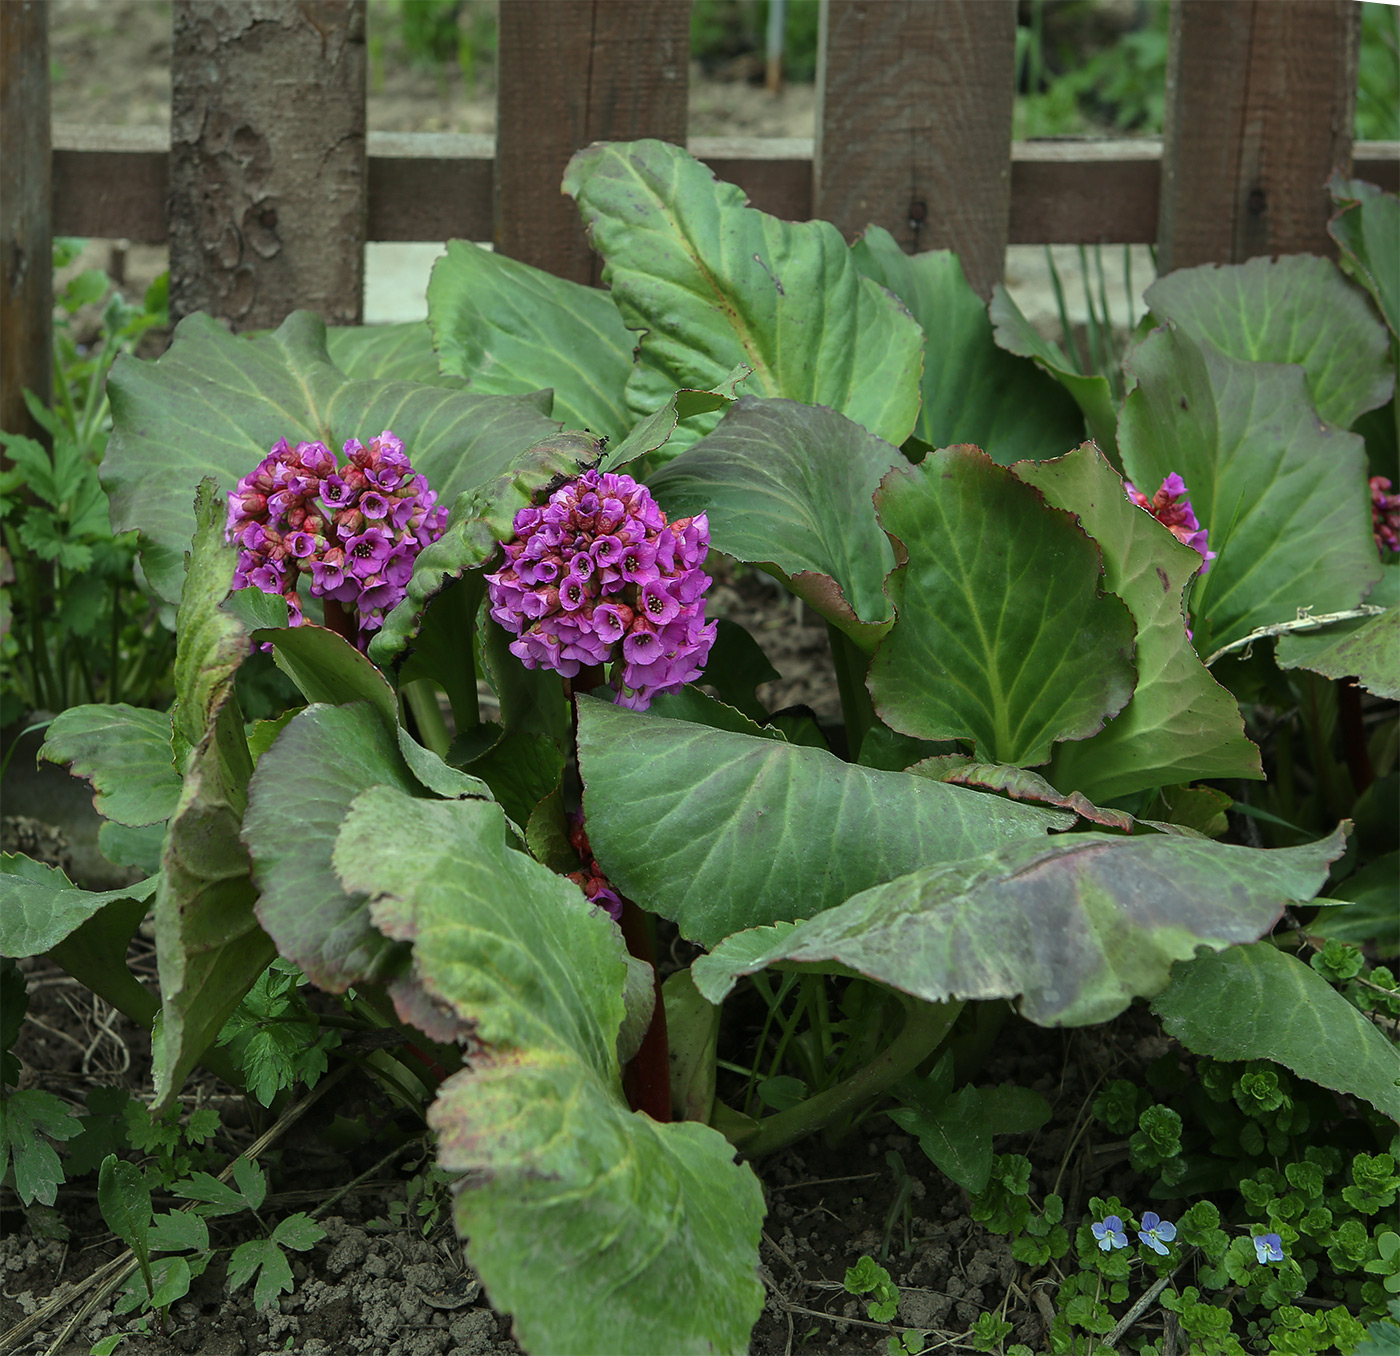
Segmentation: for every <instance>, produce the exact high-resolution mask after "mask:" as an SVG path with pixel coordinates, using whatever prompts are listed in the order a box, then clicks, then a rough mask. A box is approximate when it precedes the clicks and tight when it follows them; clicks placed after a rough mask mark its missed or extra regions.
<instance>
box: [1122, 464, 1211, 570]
mask: <svg viewBox="0 0 1400 1356" xmlns="http://www.w3.org/2000/svg"><path fill="white" fill-rule="evenodd" d="M1123 488H1124V489H1125V490H1127V492H1128V498H1129V499H1131V500H1132V501H1133V503H1135V504H1136V505H1137V506H1138V507H1139V508H1142V509H1146V510H1147V511H1148V512H1149V513H1150V514H1151V515H1152V516H1153V517H1154V518H1155V519H1156V520H1157V521H1158V522H1159V523H1161V524H1162V526H1163V527H1165V528H1166V529H1167V531H1169V532H1170V533H1171V534H1172V536H1174V537H1175V538H1176V539H1177V541H1179V542H1182V543H1183V544H1184V545H1186V546H1189V547H1191V549H1192V550H1193V551H1198V552H1199V553H1200V556H1201V568H1200V573H1201V574H1204V573H1205V572H1206V571H1207V570H1208V569H1210V562H1211V561H1212V560H1214V559H1215V552H1214V551H1212V550H1210V549H1209V547H1207V545H1206V537H1207V536H1208V535H1209V533H1208V529H1206V528H1204V527H1202V526H1201V525H1200V523H1199V522H1197V521H1196V513H1195V510H1194V509H1193V508H1192V507H1191V501H1190V500H1189V499H1188V498H1187V497H1186V482H1185V481H1184V480H1182V478H1181V477H1180V476H1179V475H1177V473H1176V472H1175V471H1173V472H1172V473H1171V475H1169V476H1168V477H1167V478H1166V479H1165V480H1164V481H1163V482H1162V488H1161V489H1159V490H1158V491H1157V493H1156V494H1154V495H1153V496H1152V498H1151V499H1149V498H1148V497H1147V496H1146V495H1145V494H1143V493H1142V491H1141V490H1139V489H1138V488H1137V486H1136V485H1134V484H1133V482H1132V481H1131V480H1125V481H1124V482H1123Z"/></svg>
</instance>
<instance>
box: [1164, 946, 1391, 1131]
mask: <svg viewBox="0 0 1400 1356" xmlns="http://www.w3.org/2000/svg"><path fill="white" fill-rule="evenodd" d="M1152 1008H1153V1011H1154V1012H1156V1014H1157V1015H1158V1016H1159V1017H1160V1018H1161V1019H1162V1025H1163V1026H1164V1027H1165V1028H1166V1030H1167V1031H1168V1032H1169V1033H1170V1034H1171V1035H1173V1036H1175V1037H1176V1038H1177V1040H1179V1041H1180V1042H1181V1043H1182V1044H1183V1045H1184V1046H1186V1047H1187V1049H1189V1050H1194V1051H1195V1052H1196V1053H1197V1054H1198V1055H1210V1056H1211V1057H1212V1058H1214V1059H1227V1060H1240V1059H1271V1060H1273V1061H1274V1062H1275V1063H1276V1064H1282V1065H1284V1066H1285V1067H1287V1068H1289V1069H1292V1070H1293V1072H1294V1073H1296V1074H1297V1075H1298V1076H1299V1077H1300V1078H1306V1079H1308V1080H1309V1081H1310V1082H1313V1083H1320V1084H1322V1086H1323V1087H1324V1088H1331V1089H1332V1090H1333V1091H1334V1092H1345V1093H1352V1094H1354V1095H1355V1096H1357V1097H1363V1098H1365V1099H1366V1101H1368V1102H1370V1104H1371V1105H1372V1106H1373V1107H1375V1108H1376V1110H1377V1111H1380V1112H1382V1113H1383V1114H1385V1115H1387V1116H1389V1117H1390V1118H1391V1120H1393V1121H1400V1050H1397V1049H1396V1048H1395V1046H1394V1045H1392V1044H1391V1042H1390V1041H1388V1040H1387V1039H1386V1038H1385V1036H1384V1035H1383V1034H1382V1033H1381V1032H1380V1031H1378V1030H1377V1029H1376V1027H1375V1026H1374V1025H1373V1024H1372V1023H1371V1022H1370V1021H1369V1020H1368V1019H1367V1017H1366V1015H1365V1014H1364V1013H1362V1012H1359V1011H1358V1010H1357V1009H1356V1007H1355V1006H1354V1005H1353V1004H1351V1003H1348V1002H1347V1000H1346V999H1345V998H1343V997H1342V996H1341V994H1339V993H1338V992H1337V991H1336V990H1335V989H1334V988H1333V987H1332V986H1331V985H1330V984H1329V983H1328V982H1327V981H1326V980H1325V979H1323V978H1322V976H1321V975H1319V974H1317V973H1316V972H1315V971H1314V970H1312V969H1311V968H1310V967H1309V966H1307V965H1304V964H1303V962H1302V961H1300V960H1299V959H1298V958H1297V957H1296V956H1287V955H1285V954H1284V953H1283V952H1282V951H1280V950H1279V949H1278V948H1277V947H1275V946H1271V945H1269V944H1268V943H1267V942H1260V943H1258V944H1257V945H1255V946H1233V947H1231V948H1230V949H1229V950H1228V951H1222V952H1221V953H1220V954H1219V955H1214V956H1201V957H1200V958H1199V959H1196V960H1193V961H1189V962H1188V963H1187V964H1185V965H1178V966H1177V967H1176V969H1174V970H1173V971H1172V982H1171V985H1170V986H1169V987H1168V988H1167V989H1165V990H1164V991H1163V992H1162V993H1160V994H1158V995H1157V1001H1156V1002H1155V1003H1153V1005H1152Z"/></svg>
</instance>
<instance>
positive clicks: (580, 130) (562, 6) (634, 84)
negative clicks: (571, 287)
mask: <svg viewBox="0 0 1400 1356" xmlns="http://www.w3.org/2000/svg"><path fill="white" fill-rule="evenodd" d="M497 60H498V70H499V85H498V90H499V92H498V95H497V117H496V176H495V191H496V212H495V222H496V230H495V241H496V248H497V249H498V250H500V251H501V253H503V254H508V255H510V257H511V258H512V259H519V260H522V261H523V262H525V263H527V264H533V265H534V266H535V267H536V268H543V269H547V270H548V271H549V272H550V273H555V274H558V275H559V276H560V277H563V278H571V279H573V280H574V281H575V282H581V283H591V282H594V281H595V280H596V272H597V269H596V267H595V256H594V255H593V253H592V251H591V250H590V249H589V247H588V242H587V240H586V239H585V237H584V233H583V227H582V225H581V224H580V222H579V217H578V210H577V208H575V206H574V204H573V202H572V201H571V200H570V199H568V198H566V197H564V196H563V195H562V194H561V193H560V191H559V185H560V182H561V181H562V179H563V177H564V167H565V165H567V164H568V162H569V157H570V156H571V155H573V153H574V152H575V151H577V150H581V149H582V148H583V147H584V146H587V145H589V144H590V143H592V142H594V141H630V140H633V139H634V138H639V137H659V138H660V139H662V140H663V141H672V142H675V143H677V144H678V145H681V146H684V145H685V138H686V96H687V90H688V86H689V61H690V3H689V0H501V7H500V37H499V46H498V57H497Z"/></svg>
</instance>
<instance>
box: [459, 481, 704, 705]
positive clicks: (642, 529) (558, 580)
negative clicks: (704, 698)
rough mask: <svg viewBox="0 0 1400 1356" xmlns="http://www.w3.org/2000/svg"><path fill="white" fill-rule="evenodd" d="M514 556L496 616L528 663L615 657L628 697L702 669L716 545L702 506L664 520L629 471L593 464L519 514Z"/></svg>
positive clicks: (588, 662)
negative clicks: (709, 558)
mask: <svg viewBox="0 0 1400 1356" xmlns="http://www.w3.org/2000/svg"><path fill="white" fill-rule="evenodd" d="M514 526H515V537H514V538H513V539H512V540H511V541H508V542H504V543H502V545H503V546H504V548H505V553H506V561H505V564H504V565H503V566H502V567H501V569H499V570H497V571H496V573H495V574H488V575H487V576H486V582H487V584H488V585H489V586H490V590H491V615H492V616H493V617H494V618H495V619H496V620H497V621H498V622H500V624H501V625H502V626H504V627H505V628H506V629H507V630H508V631H510V632H511V633H512V634H514V635H515V636H516V637H517V639H516V640H514V641H512V642H511V646H510V648H511V653H512V654H514V655H516V656H517V657H518V658H519V659H520V660H521V662H522V663H523V664H524V665H525V667H526V668H528V669H533V668H547V669H553V670H554V671H555V672H556V673H561V674H563V675H564V676H565V677H566V678H572V677H573V676H574V675H575V674H577V673H578V672H579V670H580V669H582V668H585V667H588V666H592V665H598V664H607V663H611V664H612V665H613V669H612V677H611V681H612V686H613V688H614V689H615V690H616V691H617V693H618V696H617V703H618V705H619V706H627V707H631V708H632V709H633V710H637V711H644V710H646V708H647V707H648V706H649V705H650V704H651V699H652V698H653V697H654V696H656V695H657V694H658V693H661V692H670V691H672V690H674V689H676V688H679V687H681V686H683V685H684V684H686V683H689V682H693V681H694V680H695V679H696V678H698V677H699V676H700V672H701V670H702V669H703V668H704V666H705V661H706V660H707V659H708V658H709V655H710V646H711V645H713V644H714V640H715V623H714V622H710V623H709V624H708V625H707V624H706V622H705V590H706V589H707V588H709V586H710V577H709V575H707V574H705V573H704V572H703V570H702V569H701V568H700V567H701V565H702V564H703V562H704V560H705V556H706V554H707V553H708V552H709V549H710V532H709V524H708V522H707V521H706V518H705V515H704V514H703V513H702V514H700V515H699V516H698V517H695V518H678V519H677V520H676V521H675V522H674V523H667V521H666V515H665V514H664V513H662V511H661V509H660V508H659V507H658V505H657V504H656V501H655V500H653V499H652V497H651V494H650V493H649V492H648V491H647V490H646V489H645V488H644V487H643V486H641V485H638V484H637V482H636V481H635V480H633V479H632V477H631V476H627V475H616V474H612V473H607V474H600V473H599V472H597V471H587V472H585V473H584V474H583V475H582V476H580V477H579V478H578V479H577V480H573V481H570V482H569V483H568V484H566V485H564V486H563V487H561V488H560V489H558V490H556V491H555V493H554V494H553V495H551V496H550V499H549V502H548V503H547V504H546V505H545V506H544V507H543V508H523V509H521V510H520V512H519V513H517V514H516V515H515V523H514Z"/></svg>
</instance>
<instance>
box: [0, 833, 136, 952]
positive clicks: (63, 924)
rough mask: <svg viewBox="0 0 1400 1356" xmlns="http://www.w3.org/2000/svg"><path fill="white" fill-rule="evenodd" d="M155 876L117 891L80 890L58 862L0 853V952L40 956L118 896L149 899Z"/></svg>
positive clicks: (115, 900) (121, 897) (118, 897)
mask: <svg viewBox="0 0 1400 1356" xmlns="http://www.w3.org/2000/svg"><path fill="white" fill-rule="evenodd" d="M155 888H156V882H155V879H154V877H153V878H151V879H149V880H143V881H141V882H140V883H139V884H136V885H125V886H122V887H121V888H119V889H116V890H82V889H79V888H78V886H76V885H74V884H73V882H72V881H71V880H69V879H68V877H67V876H66V875H65V874H64V873H63V872H62V871H61V870H60V869H59V868H58V867H56V866H48V865H46V864H45V863H43V862H36V861H33V860H31V859H30V858H28V857H26V856H24V855H23V854H22V853H13V854H12V853H8V852H6V853H0V956H9V957H11V958H12V959H14V960H23V959H24V958H25V957H26V956H42V955H43V954H44V952H46V951H48V950H50V949H51V948H52V947H55V946H57V945H58V944H59V942H61V941H62V940H63V939H64V938H65V937H67V936H69V935H70V934H71V933H73V932H75V931H76V930H77V929H78V928H79V927H81V926H82V925H83V924H84V923H86V922H87V921H88V919H90V918H93V917H95V916H96V915H97V914H99V913H100V912H102V910H104V909H106V908H107V907H108V906H109V905H111V904H115V903H116V902H117V901H119V900H123V899H134V900H142V901H144V900H149V899H150V897H151V896H152V895H153V894H154V893H155Z"/></svg>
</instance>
